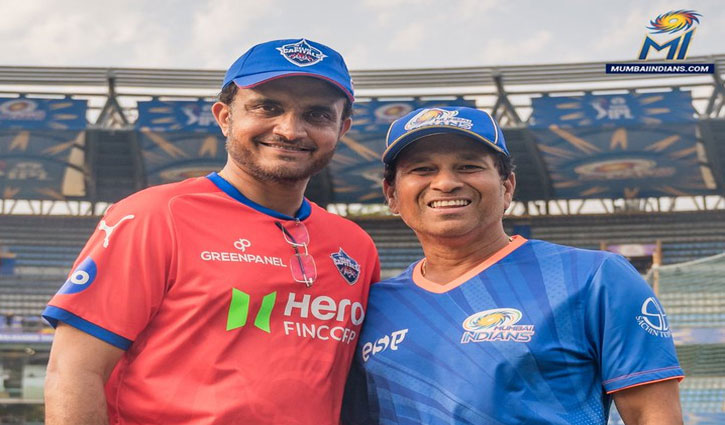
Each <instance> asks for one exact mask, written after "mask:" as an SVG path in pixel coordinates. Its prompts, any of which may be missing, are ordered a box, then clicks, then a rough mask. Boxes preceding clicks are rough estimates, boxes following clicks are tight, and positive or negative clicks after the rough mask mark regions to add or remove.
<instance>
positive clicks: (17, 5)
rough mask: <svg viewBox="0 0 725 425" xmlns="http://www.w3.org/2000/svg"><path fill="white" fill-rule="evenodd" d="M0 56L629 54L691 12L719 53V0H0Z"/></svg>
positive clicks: (472, 59) (109, 60) (459, 60)
mask: <svg viewBox="0 0 725 425" xmlns="http://www.w3.org/2000/svg"><path fill="white" fill-rule="evenodd" d="M0 8H1V9H0V52H2V54H1V55H0V65H37V66H103V67H107V66H114V67H144V68H151V67H155V68H159V67H163V68H191V69H199V68H203V69H226V68H227V67H228V65H229V64H230V63H231V62H233V61H234V59H236V58H237V57H238V56H239V55H240V54H241V53H243V52H244V51H245V50H246V49H247V48H249V47H250V46H252V45H254V44H256V43H258V42H261V41H265V40H271V39H278V38H298V37H306V38H309V39H311V40H315V41H319V42H322V43H325V44H328V45H330V46H332V47H334V48H335V49H337V50H338V51H340V52H341V53H342V54H343V55H344V56H345V58H346V60H347V63H348V66H349V68H350V69H353V70H359V69H389V68H421V67H426V68H429V67H432V68H436V67H450V66H488V65H508V64H536V63H566V62H590V61H608V60H612V61H614V60H620V61H621V60H634V59H635V58H636V57H637V54H638V53H639V49H640V47H641V44H642V41H643V39H644V36H645V35H646V34H647V30H646V29H645V27H646V26H647V24H648V23H649V20H650V19H654V18H655V17H656V16H657V15H659V14H661V13H664V12H667V11H670V10H677V9H693V10H695V11H697V12H699V13H700V14H701V15H702V17H701V18H700V25H699V26H698V28H697V30H696V33H695V36H694V38H693V40H692V42H691V46H690V50H689V53H688V56H695V55H708V54H718V53H725V2H723V0H707V1H680V2H677V1H645V0H640V1H637V0H631V1H625V0H609V1H597V2H594V1H564V0H558V1H540V0H539V1H534V0H521V1H519V0H359V1H345V0H335V1H327V0H306V1H304V0H215V1H207V0H178V1H171V0H116V1H105V0H96V1H90V0H62V1H56V0H0Z"/></svg>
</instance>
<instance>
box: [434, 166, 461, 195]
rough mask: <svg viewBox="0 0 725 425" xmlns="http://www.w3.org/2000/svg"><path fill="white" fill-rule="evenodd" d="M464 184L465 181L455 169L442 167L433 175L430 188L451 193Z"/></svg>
mask: <svg viewBox="0 0 725 425" xmlns="http://www.w3.org/2000/svg"><path fill="white" fill-rule="evenodd" d="M462 186H463V182H462V181H461V179H460V178H459V176H458V174H457V173H456V172H455V171H454V170H450V169H446V168H441V169H439V170H438V172H437V173H436V174H435V175H434V176H433V180H431V183H430V188H431V189H434V190H438V191H441V192H445V193H450V192H453V191H455V190H456V189H459V188H461V187H462Z"/></svg>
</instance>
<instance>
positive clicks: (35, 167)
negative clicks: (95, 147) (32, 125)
mask: <svg viewBox="0 0 725 425" xmlns="http://www.w3.org/2000/svg"><path fill="white" fill-rule="evenodd" d="M87 180H88V171H87V168H86V166H85V132H79V131H63V130H36V131H28V130H22V131H18V130H0V196H2V198H3V199H47V200H65V199H78V198H83V197H85V196H86V195H87V193H86V181H87Z"/></svg>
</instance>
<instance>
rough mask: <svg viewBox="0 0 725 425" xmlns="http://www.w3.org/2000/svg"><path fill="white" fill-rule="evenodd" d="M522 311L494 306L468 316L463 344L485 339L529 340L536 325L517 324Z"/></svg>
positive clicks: (465, 322)
mask: <svg viewBox="0 0 725 425" xmlns="http://www.w3.org/2000/svg"><path fill="white" fill-rule="evenodd" d="M521 317H522V315H521V312H520V311H519V310H516V309H515V308H494V309H492V310H486V311H481V312H478V313H475V314H472V315H470V316H468V318H467V319H466V320H464V321H463V329H465V330H466V331H465V332H463V337H462V338H461V343H462V344H467V343H469V342H484V341H513V342H529V341H531V337H532V336H533V335H534V325H517V324H516V323H518V321H519V320H521Z"/></svg>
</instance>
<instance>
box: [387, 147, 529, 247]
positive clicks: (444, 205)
mask: <svg viewBox="0 0 725 425" xmlns="http://www.w3.org/2000/svg"><path fill="white" fill-rule="evenodd" d="M383 185H384V191H385V196H386V198H387V200H388V204H389V206H390V210H391V211H393V212H394V213H398V214H400V216H401V217H402V219H403V221H405V223H406V224H407V225H408V226H409V227H410V228H411V229H413V230H414V231H415V232H416V234H417V235H418V237H419V238H421V241H423V240H425V239H426V238H428V237H433V238H470V240H475V241H476V242H483V241H486V240H493V239H494V238H498V237H500V236H502V235H503V234H504V233H503V224H502V219H503V214H504V211H505V210H506V208H508V206H509V205H510V204H511V200H512V198H513V193H514V188H515V186H516V180H515V176H514V174H513V173H511V175H510V176H509V177H508V178H506V179H503V178H502V177H501V175H500V174H499V171H498V169H497V168H496V160H495V156H494V154H493V153H492V151H490V150H489V149H487V148H486V147H485V146H483V145H482V144H481V143H480V142H477V141H474V140H472V139H470V138H468V137H465V136H462V135H457V134H436V135H431V136H427V137H424V138H422V139H420V140H418V141H416V142H414V143H413V144H411V145H410V146H409V147H408V148H406V149H405V150H403V151H402V152H401V153H400V154H399V156H398V158H397V161H396V172H395V179H394V181H393V183H392V184H389V183H387V182H384V183H383Z"/></svg>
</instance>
